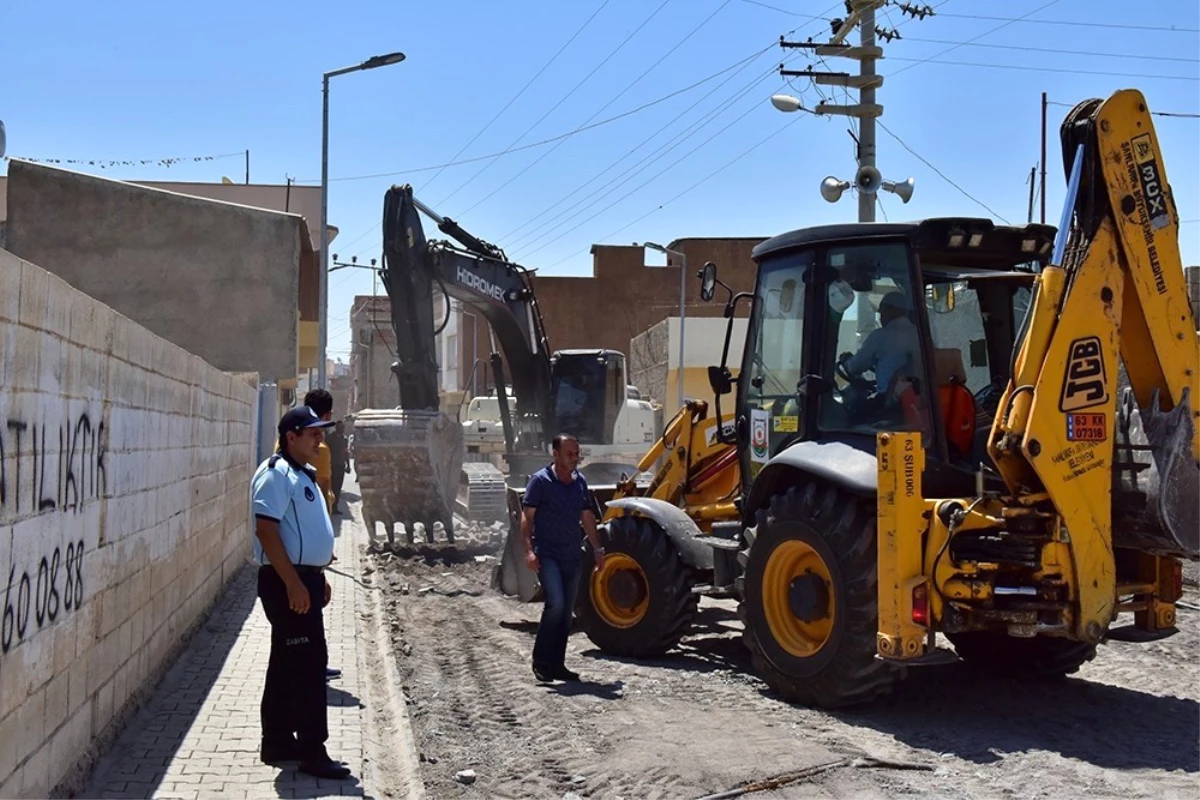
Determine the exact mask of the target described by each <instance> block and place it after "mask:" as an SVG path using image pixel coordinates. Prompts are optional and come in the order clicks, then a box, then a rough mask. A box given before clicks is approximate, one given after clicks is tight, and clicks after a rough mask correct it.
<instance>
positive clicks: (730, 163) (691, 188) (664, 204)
mask: <svg viewBox="0 0 1200 800" xmlns="http://www.w3.org/2000/svg"><path fill="white" fill-rule="evenodd" d="M799 120H800V117H794V118H793V119H791V120H789V121H788V122H786V123H784V124H783V125H781V126H779V128H777V129H776V130H775V131H774V132H772V133H770V134H768V135H767V136H765V137H764V138H763V139H761V140H759V141H758V142H757V143H756V144H754V145H752V146H751V147H749V148H747V149H746V150H744V151H742V153H740V154H739V155H737V156H735V157H734V158H733V159H732V160H730V161H728V162H726V163H725V164H724V165H723V166H721V167H718V168H717V169H715V170H713V171H712V172H710V173H709V174H708V175H706V176H704V177H703V178H701V179H700V180H698V181H696V182H695V183H693V184H692V185H691V186H689V187H688V188H686V189H684V190H683V191H682V192H680V193H679V194H677V195H675V196H674V197H672V198H670V199H669V200H666V201H664V202H662V203H660V204H659V205H657V206H655V207H654V208H652V209H650V210H649V211H647V212H646V213H645V214H642V215H641V216H640V217H638V218H637V219H635V220H633V221H632V222H630V223H627V224H626V225H624V226H622V227H620V228H618V229H617V230H615V231H613V232H612V233H610V234H608V235H607V236H604V237H602V238H601V239H600V241H604V240H605V239H612V238H613V237H614V236H616V235H617V234H619V233H621V232H622V231H625V230H626V229H628V228H630V227H632V226H634V225H636V224H637V223H639V222H641V221H642V220H644V219H646V218H647V217H649V216H650V215H652V214H654V213H656V212H658V211H661V210H662V209H664V208H666V207H667V206H669V205H670V204H671V203H673V202H675V201H676V200H678V199H679V198H681V197H683V196H684V195H686V194H688V193H690V192H692V191H695V190H696V189H697V188H699V187H700V186H702V185H703V184H704V183H705V182H707V181H709V180H711V179H712V178H715V177H716V176H717V175H720V174H721V173H722V172H724V171H725V170H727V169H729V168H730V167H732V166H733V165H734V164H736V163H737V162H739V161H741V160H742V159H743V158H745V157H746V156H748V155H750V154H751V153H753V152H754V151H755V150H757V149H758V148H760V147H762V146H763V145H764V144H766V143H767V142H769V141H770V140H772V139H774V138H775V137H776V136H778V135H779V134H781V133H783V132H784V131H785V130H787V129H788V128H789V127H791V126H792V125H794V124H796V123H797V122H798V121H799ZM587 251H588V248H584V249H583V250H580V251H579V252H576V253H572V254H571V255H569V256H567V257H566V258H563V259H560V260H559V261H556V262H555V263H553V264H551V265H550V267H548V269H553V268H554V267H557V266H558V265H559V264H562V263H563V262H565V261H569V260H570V259H572V258H576V257H578V256H580V255H583V254H584V253H586V252H587Z"/></svg>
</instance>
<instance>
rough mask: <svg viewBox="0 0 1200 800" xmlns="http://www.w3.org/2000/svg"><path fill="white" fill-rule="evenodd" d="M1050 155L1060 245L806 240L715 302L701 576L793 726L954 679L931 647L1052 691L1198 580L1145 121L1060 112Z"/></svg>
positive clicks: (916, 226) (1194, 440)
mask: <svg viewBox="0 0 1200 800" xmlns="http://www.w3.org/2000/svg"><path fill="white" fill-rule="evenodd" d="M1062 136H1063V143H1064V152H1065V153H1066V154H1067V165H1068V174H1069V175H1070V179H1069V191H1068V196H1069V200H1068V202H1067V206H1066V209H1065V211H1064V215H1063V224H1062V225H1061V226H1060V230H1059V231H1058V237H1057V239H1056V231H1055V229H1054V228H1051V227H1048V226H1043V225H1026V226H998V225H994V224H993V223H992V222H990V221H988V220H985V219H971V218H945V219H928V220H925V221H921V222H916V223H903V224H886V223H885V224H875V223H871V224H850V225H832V226H824V227H817V228H808V229H803V230H798V231H794V232H791V233H787V234H784V235H782V236H777V237H775V238H773V239H770V240H768V241H766V242H763V243H762V244H760V245H759V246H758V247H757V248H756V249H755V251H754V258H755V260H756V262H757V263H758V277H757V281H756V287H755V290H754V292H753V293H752V294H746V293H743V294H740V295H734V294H733V293H732V292H730V293H729V294H730V297H729V301H728V303H727V304H726V316H727V317H732V315H733V312H734V309H735V307H736V305H737V304H738V303H739V302H740V301H741V300H744V299H749V300H750V301H751V303H752V305H751V310H750V320H749V326H748V329H747V336H746V341H745V348H744V351H743V353H742V356H741V363H740V369H739V370H738V374H737V375H736V376H734V375H733V374H732V371H731V370H730V369H729V368H728V367H727V361H728V356H729V353H728V350H729V341H728V337H727V338H726V346H725V352H724V353H723V355H722V362H721V364H720V366H718V367H715V368H713V369H712V370H710V377H711V383H712V388H713V391H714V393H715V394H716V396H717V397H716V400H717V402H716V412H717V415H718V416H720V415H721V414H722V410H721V407H722V405H723V402H722V400H723V398H725V401H726V402H728V400H729V399H733V400H734V404H735V407H734V409H733V411H732V413H731V416H732V417H733V419H734V423H735V424H734V426H733V427H734V432H733V434H732V435H733V437H735V438H736V443H737V446H738V451H739V455H740V460H741V463H740V474H741V480H742V491H741V496H740V498H739V499H738V506H739V511H740V520H739V521H738V522H736V523H731V524H730V525H723V524H715V525H714V526H713V533H714V534H715V535H716V536H715V537H713V539H712V541H713V544H716V543H717V542H718V539H719V538H721V537H726V538H729V539H731V540H732V542H731V543H736V545H735V548H730V547H721V548H717V549H715V551H714V558H715V560H716V561H717V562H718V566H717V568H716V573H717V574H726V575H729V574H733V575H736V577H735V578H733V582H734V586H735V589H736V594H737V595H738V597H739V600H740V602H741V614H740V615H741V617H742V619H743V621H744V622H745V626H746V629H745V634H744V635H745V641H746V644H747V645H748V647H749V648H750V650H751V653H752V656H753V661H754V664H755V667H756V670H757V671H758V673H759V674H760V676H761V677H763V678H764V679H765V680H766V681H767V682H768V683H769V684H770V685H771V686H772V687H773V688H774V689H775V690H776V691H778V692H780V693H781V694H782V695H784V696H786V697H788V698H790V699H792V700H795V701H798V702H801V703H804V704H809V705H817V706H825V707H835V706H843V705H849V704H853V703H861V702H865V701H870V700H872V699H874V698H877V697H879V696H881V695H884V694H886V693H888V692H889V691H890V690H891V689H892V687H893V685H894V683H895V682H896V680H898V678H899V677H900V676H901V675H902V674H903V670H902V668H903V667H904V666H907V665H918V664H924V663H937V662H940V661H943V660H945V659H946V658H953V657H954V656H953V655H952V654H950V653H949V651H940V650H938V649H936V648H935V647H934V642H935V634H936V633H939V632H940V633H943V634H945V635H946V636H947V637H948V638H949V639H950V641H951V643H952V644H953V645H954V648H955V651H956V653H957V657H959V658H962V659H963V660H965V661H967V662H968V663H971V664H974V665H977V666H979V667H981V668H984V669H992V670H997V671H1000V672H1003V673H1004V674H1006V675H1009V676H1015V677H1053V676H1061V675H1064V674H1067V673H1070V672H1074V671H1075V670H1076V669H1078V667H1079V666H1080V665H1082V664H1083V663H1084V662H1086V661H1088V660H1090V659H1091V658H1093V657H1094V655H1095V652H1096V645H1097V644H1098V643H1099V642H1101V641H1103V640H1104V639H1105V638H1108V637H1111V638H1118V637H1123V636H1124V635H1125V634H1126V633H1127V631H1126V630H1124V629H1119V628H1118V629H1115V630H1110V625H1111V624H1112V623H1113V622H1115V621H1116V619H1117V616H1118V614H1119V613H1121V612H1129V613H1132V614H1133V615H1134V625H1133V626H1131V627H1132V628H1134V630H1133V631H1132V633H1131V634H1130V637H1129V638H1137V639H1141V640H1145V639H1147V638H1152V637H1155V636H1163V635H1169V634H1170V633H1172V632H1173V631H1174V628H1173V626H1174V619H1175V611H1174V605H1173V603H1174V602H1175V601H1176V600H1177V599H1178V598H1179V596H1180V594H1181V591H1182V589H1181V572H1182V571H1181V564H1180V561H1179V559H1181V558H1189V559H1193V560H1194V559H1196V558H1197V557H1198V556H1200V546H1198V544H1197V526H1196V520H1197V519H1200V489H1198V487H1200V468H1198V467H1197V457H1198V456H1200V438H1198V437H1197V433H1196V411H1195V410H1194V403H1195V397H1196V392H1197V380H1198V377H1197V376H1198V373H1200V364H1198V353H1200V341H1198V340H1197V335H1196V326H1195V323H1194V321H1193V318H1192V315H1191V313H1190V312H1189V303H1188V299H1187V294H1186V291H1185V289H1184V285H1183V271H1182V265H1181V260H1180V255H1179V247H1178V217H1177V214H1176V211H1175V208H1174V202H1173V199H1172V198H1171V195H1170V191H1169V188H1168V183H1167V180H1166V174H1165V171H1164V168H1163V163H1162V156H1161V153H1160V152H1159V151H1158V145H1157V140H1156V138H1155V136H1154V130H1153V125H1152V123H1151V118H1150V115H1149V111H1148V110H1147V108H1146V104H1145V100H1144V98H1143V97H1142V96H1141V94H1140V93H1138V92H1136V91H1123V92H1118V93H1117V94H1116V95H1114V96H1113V97H1112V98H1110V99H1109V100H1107V101H1100V100H1091V101H1086V102H1084V103H1081V104H1080V105H1079V106H1077V107H1076V108H1075V109H1074V110H1073V111H1072V113H1071V114H1070V115H1069V116H1068V118H1067V120H1066V122H1064V124H1063V130H1062ZM701 277H702V281H701V293H702V295H707V296H708V297H711V296H712V294H713V291H714V288H715V286H716V285H718V284H719V283H720V281H719V280H718V278H717V276H716V274H715V268H707V267H706V269H705V270H704V271H703V272H702V276H701ZM726 288H727V287H726ZM734 388H736V393H734V391H733V390H734ZM730 394H733V395H734V396H733V398H730V397H729V396H730ZM727 413H728V412H727ZM733 556H735V557H736V563H731V562H730V561H729V559H730V558H731V557H733ZM723 560H724V561H726V564H725V568H724V569H722V568H721V566H720V562H721V561H723Z"/></svg>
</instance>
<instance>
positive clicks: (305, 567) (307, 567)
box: [259, 564, 325, 573]
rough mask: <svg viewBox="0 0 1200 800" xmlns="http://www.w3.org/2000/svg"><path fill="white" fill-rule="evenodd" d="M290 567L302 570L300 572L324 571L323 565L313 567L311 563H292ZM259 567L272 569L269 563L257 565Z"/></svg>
mask: <svg viewBox="0 0 1200 800" xmlns="http://www.w3.org/2000/svg"><path fill="white" fill-rule="evenodd" d="M292 568H293V569H295V570H296V572H302V573H303V572H312V573H321V572H324V571H325V568H324V567H314V566H313V565H312V564H292ZM259 569H274V568H273V567H272V566H271V565H270V564H264V565H263V566H261V567H259Z"/></svg>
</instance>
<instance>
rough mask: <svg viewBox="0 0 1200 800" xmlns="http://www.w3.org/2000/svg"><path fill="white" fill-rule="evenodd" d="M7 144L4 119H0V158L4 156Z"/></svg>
mask: <svg viewBox="0 0 1200 800" xmlns="http://www.w3.org/2000/svg"><path fill="white" fill-rule="evenodd" d="M5 144H6V142H5V138H4V120H2V119H0V158H4V147H5Z"/></svg>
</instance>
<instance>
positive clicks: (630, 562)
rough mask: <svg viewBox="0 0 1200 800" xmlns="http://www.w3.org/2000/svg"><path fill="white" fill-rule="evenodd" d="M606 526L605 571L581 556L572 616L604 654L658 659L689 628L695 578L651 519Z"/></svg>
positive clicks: (695, 597) (696, 603)
mask: <svg viewBox="0 0 1200 800" xmlns="http://www.w3.org/2000/svg"><path fill="white" fill-rule="evenodd" d="M607 527H608V532H607V537H606V541H605V542H604V552H605V557H604V568H603V569H602V570H597V569H596V568H595V562H594V561H593V560H592V559H591V558H588V557H585V560H584V571H583V576H582V579H581V580H580V591H579V597H578V603H577V606H576V614H577V615H578V617H579V620H580V622H581V623H582V624H583V629H584V631H585V632H586V633H587V636H588V638H589V639H591V640H592V642H593V643H594V644H595V645H596V646H597V647H599V648H600V649H601V650H603V651H604V652H605V653H609V654H611V655H616V656H631V657H635V658H641V657H646V656H655V655H661V654H663V653H665V652H667V651H668V650H670V649H671V648H672V647H674V646H675V645H677V644H679V640H680V638H682V637H683V635H684V634H685V633H687V631H688V630H689V629H690V628H691V627H692V622H693V621H694V620H695V617H696V611H697V608H698V606H699V604H700V597H699V595H696V594H693V593H692V587H693V586H694V585H695V582H696V580H695V576H694V574H693V572H692V570H691V568H690V567H688V566H687V565H686V564H685V563H684V562H683V559H682V558H680V556H679V552H678V551H677V550H676V549H675V545H674V544H673V543H672V542H671V539H670V538H669V537H668V536H667V534H666V533H665V532H664V531H663V529H662V528H661V527H660V526H659V525H658V523H656V522H654V521H653V520H651V519H647V518H645V517H634V516H627V517H617V518H616V519H614V520H612V521H611V522H609V524H608V526H607Z"/></svg>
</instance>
